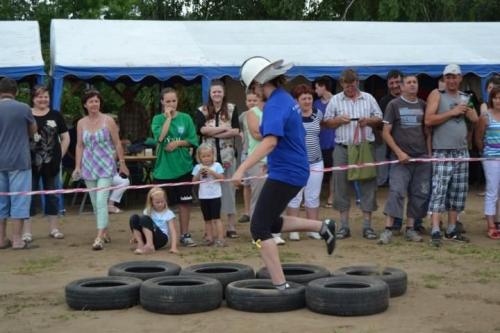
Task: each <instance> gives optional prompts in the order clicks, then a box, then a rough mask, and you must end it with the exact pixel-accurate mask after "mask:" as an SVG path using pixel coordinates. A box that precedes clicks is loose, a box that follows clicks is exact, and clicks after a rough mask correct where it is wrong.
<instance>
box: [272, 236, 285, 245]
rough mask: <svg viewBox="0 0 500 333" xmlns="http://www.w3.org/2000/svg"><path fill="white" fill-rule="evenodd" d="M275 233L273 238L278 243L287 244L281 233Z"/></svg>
mask: <svg viewBox="0 0 500 333" xmlns="http://www.w3.org/2000/svg"><path fill="white" fill-rule="evenodd" d="M272 235H273V239H274V242H275V243H276V245H285V244H286V242H285V240H284V239H283V238H281V234H272Z"/></svg>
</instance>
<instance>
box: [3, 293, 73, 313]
mask: <svg viewBox="0 0 500 333" xmlns="http://www.w3.org/2000/svg"><path fill="white" fill-rule="evenodd" d="M49 295H50V296H48V295H47V294H33V295H29V296H28V295H24V294H21V293H16V294H9V295H6V296H7V297H6V298H5V299H4V301H5V302H4V303H6V304H4V306H3V307H2V309H3V312H4V316H13V315H16V314H18V313H20V312H21V311H23V310H26V309H30V313H32V312H33V311H32V310H33V309H38V308H40V307H44V306H57V305H61V304H63V303H64V298H63V297H60V296H59V295H58V296H53V293H50V294H49Z"/></svg>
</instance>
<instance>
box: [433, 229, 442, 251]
mask: <svg viewBox="0 0 500 333" xmlns="http://www.w3.org/2000/svg"><path fill="white" fill-rule="evenodd" d="M441 239H442V236H441V233H440V232H439V231H436V232H433V233H432V234H431V245H432V246H435V247H440V246H441V242H442V240H441Z"/></svg>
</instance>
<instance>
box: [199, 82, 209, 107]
mask: <svg viewBox="0 0 500 333" xmlns="http://www.w3.org/2000/svg"><path fill="white" fill-rule="evenodd" d="M209 91H210V79H209V78H208V77H206V76H202V77H201V96H202V99H203V104H207V103H208V93H209Z"/></svg>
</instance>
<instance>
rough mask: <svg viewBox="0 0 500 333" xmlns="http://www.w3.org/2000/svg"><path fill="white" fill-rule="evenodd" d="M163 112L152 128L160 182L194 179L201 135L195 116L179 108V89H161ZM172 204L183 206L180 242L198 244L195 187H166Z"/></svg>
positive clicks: (157, 181) (156, 175)
mask: <svg viewBox="0 0 500 333" xmlns="http://www.w3.org/2000/svg"><path fill="white" fill-rule="evenodd" d="M160 96H161V105H162V111H163V112H162V113H160V114H158V115H156V116H154V118H153V122H152V124H151V130H152V132H153V136H154V138H155V140H156V141H157V142H158V146H157V151H156V164H155V168H154V171H153V178H154V182H155V183H157V184H162V183H163V184H164V183H178V182H190V181H191V179H192V176H191V171H192V170H193V160H192V157H191V153H190V149H191V147H195V148H196V147H198V137H197V135H196V129H195V127H194V123H193V120H192V119H191V116H189V115H188V114H186V113H183V112H180V111H177V103H178V98H177V92H176V91H175V89H172V88H165V89H163V90H162V91H161V94H160ZM166 190H167V197H168V204H169V205H170V206H174V205H178V206H179V220H180V226H181V239H180V242H181V244H182V245H184V246H196V243H195V242H194V241H193V239H192V237H191V234H190V233H189V215H190V207H191V202H192V200H193V198H192V194H191V193H192V186H191V185H183V186H174V187H166Z"/></svg>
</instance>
